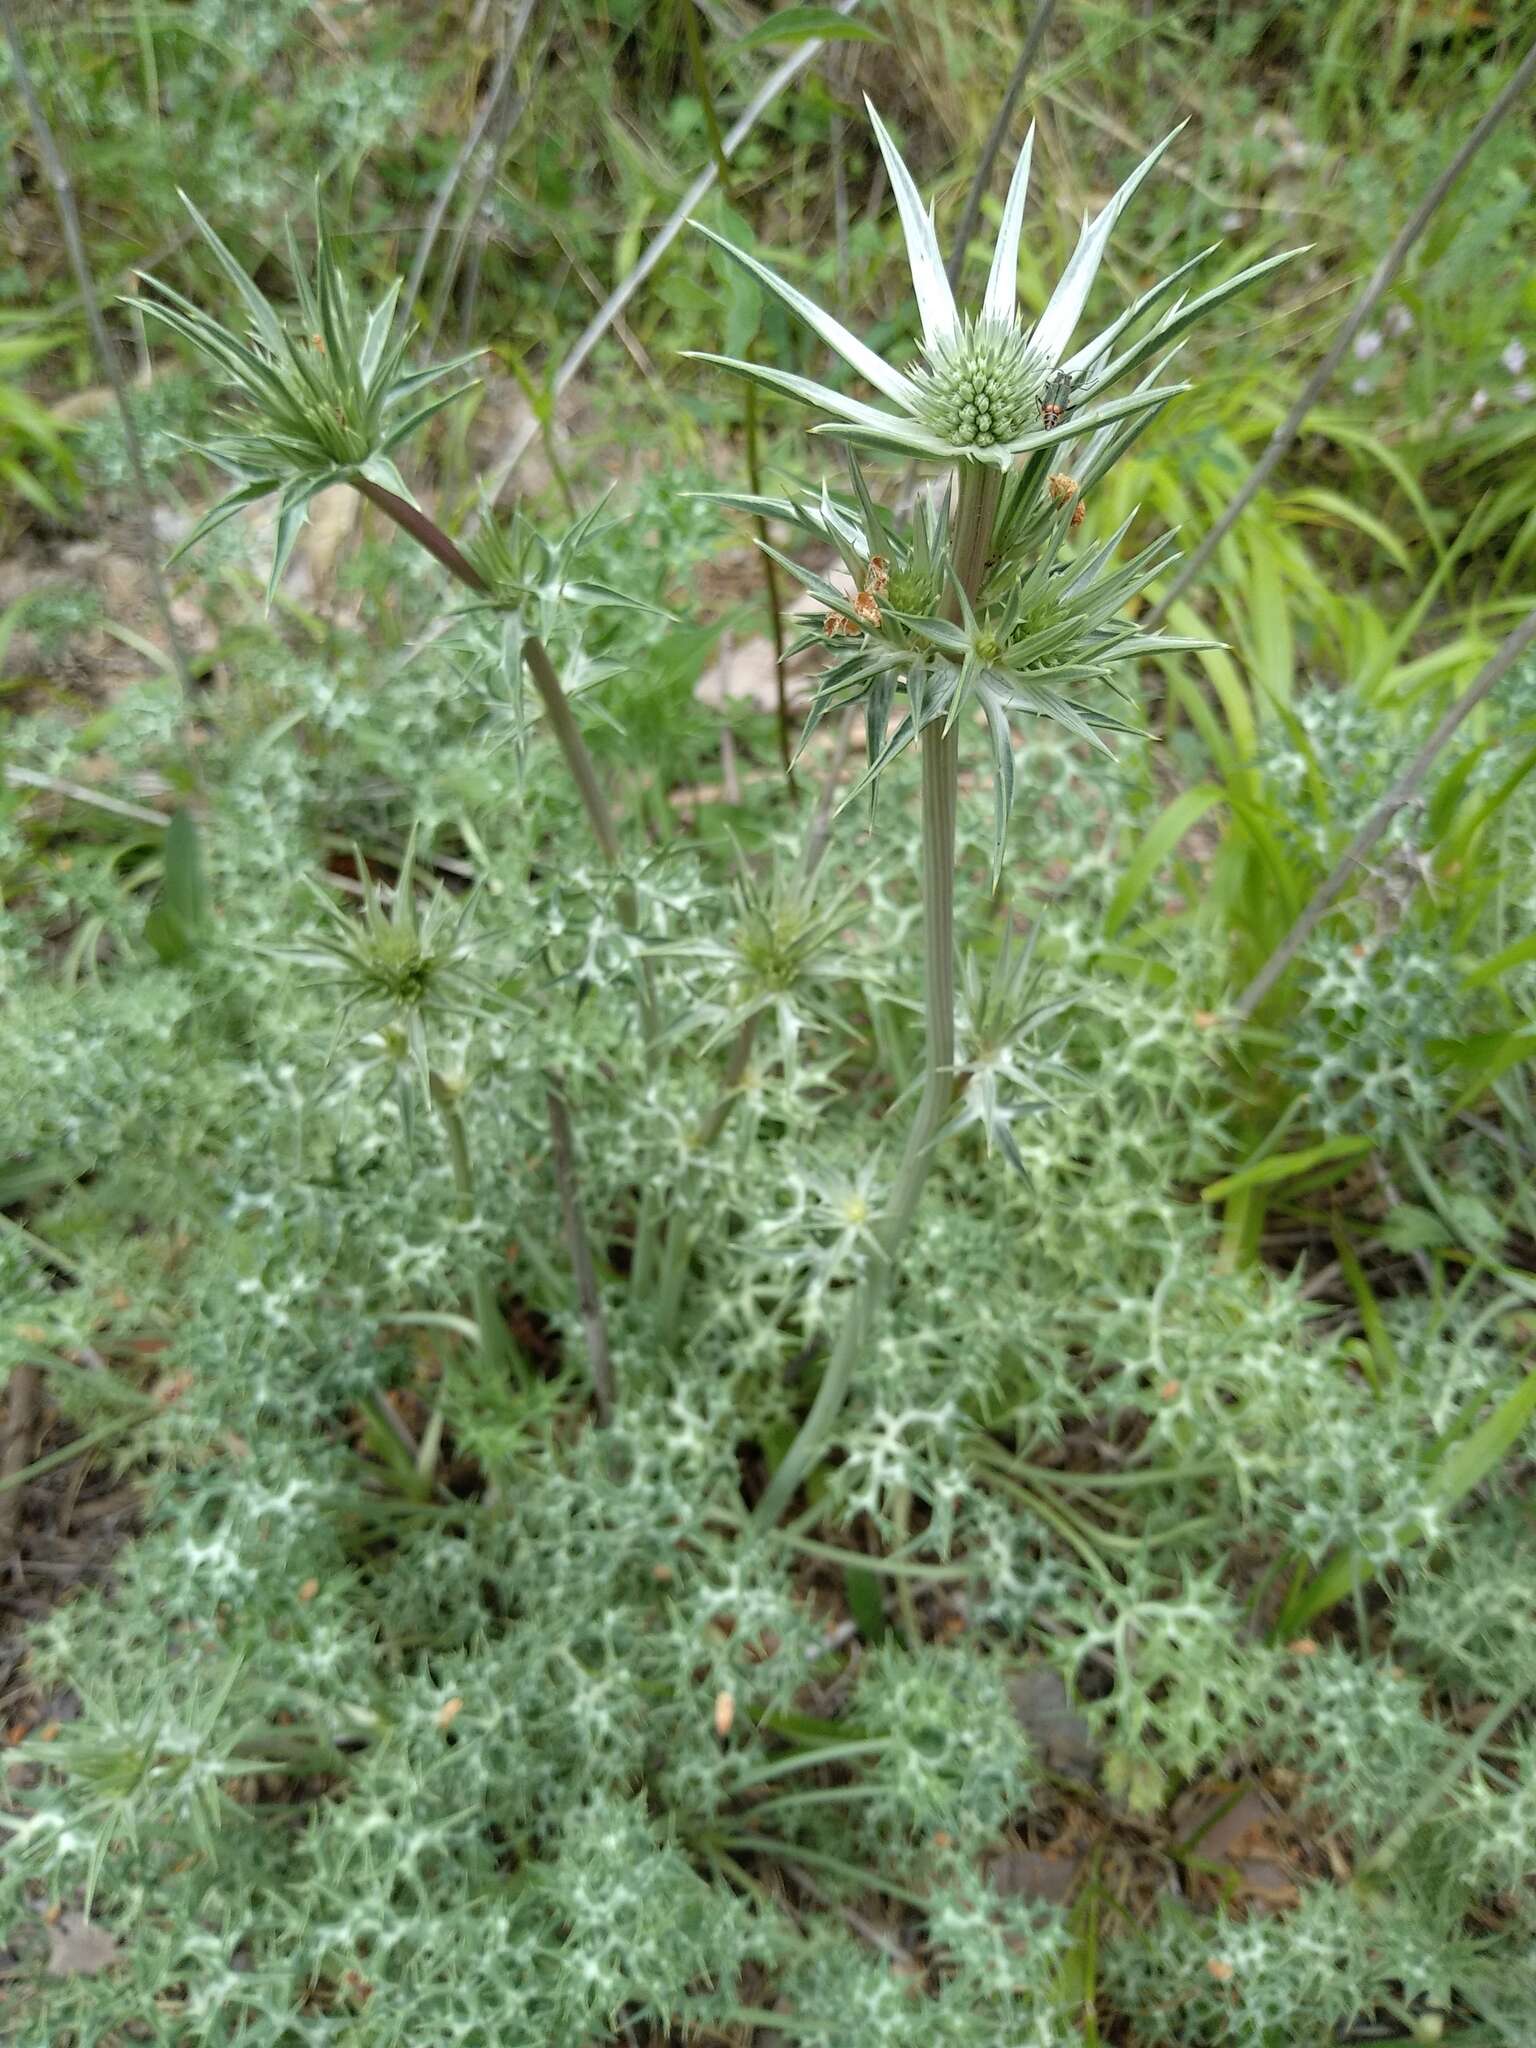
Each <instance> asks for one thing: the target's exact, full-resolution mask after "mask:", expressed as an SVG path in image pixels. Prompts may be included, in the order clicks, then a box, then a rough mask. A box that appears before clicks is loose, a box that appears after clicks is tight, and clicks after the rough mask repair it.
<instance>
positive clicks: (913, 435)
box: [694, 102, 1295, 470]
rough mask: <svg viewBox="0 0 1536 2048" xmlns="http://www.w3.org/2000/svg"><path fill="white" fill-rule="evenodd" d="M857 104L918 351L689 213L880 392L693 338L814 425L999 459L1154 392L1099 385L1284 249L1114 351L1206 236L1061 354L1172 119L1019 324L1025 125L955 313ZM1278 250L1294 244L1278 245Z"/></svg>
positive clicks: (930, 454)
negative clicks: (830, 303) (980, 285)
mask: <svg viewBox="0 0 1536 2048" xmlns="http://www.w3.org/2000/svg"><path fill="white" fill-rule="evenodd" d="M866 104H867V102H866ZM869 117H870V120H871V121H872V122H873V123H874V129H875V136H876V139H877V140H878V142H879V145H880V153H881V155H882V156H883V157H884V159H885V167H886V170H887V172H888V173H889V175H890V181H891V189H892V191H893V192H894V193H895V195H896V205H897V209H898V211H899V213H900V215H901V225H902V232H903V234H904V235H905V237H906V245H907V260H908V263H909V264H910V266H911V271H912V286H913V290H914V293H915V295H916V298H917V308H918V313H919V316H920V318H921V322H922V331H923V340H922V355H921V358H920V360H919V361H918V362H917V363H915V364H913V365H911V366H910V367H908V368H906V369H903V368H901V367H899V366H898V365H897V364H895V363H892V362H890V361H888V360H887V359H886V358H885V357H883V356H880V355H877V354H876V352H875V351H874V350H873V349H872V348H869V347H868V346H867V345H866V344H865V343H864V342H862V341H860V340H859V338H858V336H857V335H855V334H853V333H851V332H850V331H849V329H848V328H846V327H845V326H844V325H843V324H842V322H841V321H840V320H835V319H834V318H833V317H832V315H831V314H830V313H827V312H824V311H823V310H822V308H821V307H820V306H818V305H816V304H815V303H814V301H813V300H811V299H808V298H807V297H806V296H805V294H804V293H803V292H800V291H797V290H796V289H795V287H794V286H793V285H791V284H789V283H787V282H786V281H785V280H784V279H783V278H781V277H779V276H778V275H777V274H776V273H775V272H774V271H772V270H770V269H769V268H768V266H767V265H766V264H764V263H760V262H759V261H758V260H757V258H756V257H755V256H749V255H748V254H747V253H746V251H745V250H742V249H738V248H736V247H735V245H734V244H733V243H730V242H728V241H726V240H725V239H724V237H723V236H720V235H717V234H715V233H714V232H713V231H712V230H711V229H709V228H705V227H703V226H702V224H701V223H695V225H698V226H700V231H701V232H702V233H703V234H706V235H708V236H709V238H710V240H711V241H713V242H716V243H718V244H719V246H720V247H721V248H722V249H724V250H725V251H726V253H727V254H728V255H729V256H731V257H732V258H734V260H735V261H736V262H738V263H740V264H742V265H743V266H744V267H745V268H746V269H747V270H748V271H750V272H751V274H752V276H753V277H755V278H756V279H757V281H758V283H759V284H761V285H763V286H764V287H765V288H766V289H767V290H768V291H770V292H772V293H773V294H774V296H775V297H776V298H778V299H780V300H782V301H783V303H784V304H785V305H786V306H788V307H789V309H790V311H791V312H793V313H795V314H798V316H799V317H800V318H801V319H802V320H804V321H805V322H806V324H807V326H809V327H811V328H812V329H814V331H815V332H816V333H817V334H818V335H820V337H821V339H822V340H823V341H824V342H826V343H827V344H828V346H829V347H830V348H832V349H834V350H835V351H836V352H837V354H838V355H840V356H841V357H842V359H843V361H844V362H845V363H847V364H848V366H849V367H850V369H852V370H854V371H856V372H857V374H858V375H859V376H860V377H862V378H863V379H864V381H865V383H866V384H869V385H871V386H872V387H873V389H874V390H875V391H876V392H878V393H879V395H880V397H881V398H882V399H884V400H885V401H886V406H885V407H884V408H882V407H880V406H875V405H868V404H865V403H863V402H862V401H861V400H859V399H855V398H850V397H848V396H846V394H844V393H843V392H840V391H835V390H833V389H832V387H831V386H830V385H826V384H818V383H816V382H814V381H813V380H812V379H811V378H809V377H800V376H796V375H794V374H793V373H792V372H790V371H787V370H778V369H774V368H773V367H772V366H770V365H768V364H764V363H749V362H743V361H739V360H738V359H736V358H734V357H731V356H719V355H710V354H707V353H704V352H702V351H695V352H694V353H696V354H697V355H698V358H699V360H700V361H702V362H712V363H719V364H721V365H722V367H724V368H726V369H729V370H734V371H736V372H737V373H738V375H740V376H743V377H751V378H753V379H755V380H756V381H757V382H758V383H759V384H764V385H766V386H767V387H768V388H769V389H770V390H772V391H778V392H781V393H783V394H784V395H786V396H787V397H790V398H796V399H799V400H800V401H801V403H802V404H805V405H810V406H812V407H814V408H815V409H816V410H817V411H820V412H824V413H826V414H828V415H830V417H829V418H828V419H827V420H825V421H824V422H823V423H822V424H821V425H820V426H819V427H817V428H816V429H815V431H816V432H818V433H825V434H832V435H835V436H836V437H837V438H838V439H840V440H843V441H846V442H850V443H853V444H855V445H859V446H865V447H875V448H892V449H895V450H897V451H899V452H900V453H902V454H906V455H916V456H919V457H927V458H928V459H930V460H933V461H942V462H957V461H965V462H986V463H993V464H996V465H997V466H998V467H999V468H1002V469H1005V470H1006V469H1008V468H1010V467H1011V466H1012V464H1013V462H1014V460H1015V458H1016V457H1018V456H1020V455H1024V454H1027V453H1029V452H1030V451H1031V450H1034V449H1037V448H1048V447H1050V446H1051V445H1052V444H1053V443H1054V442H1057V441H1060V440H1063V439H1065V438H1067V437H1068V436H1070V435H1074V434H1081V433H1083V432H1085V431H1086V432H1092V431H1093V430H1094V429H1095V428H1100V427H1105V426H1108V425H1110V424H1111V423H1112V422H1114V421H1116V420H1120V419H1126V418H1130V417H1132V416H1134V415H1138V414H1142V413H1146V412H1150V411H1153V410H1155V409H1156V408H1157V407H1158V406H1160V405H1163V404H1164V403H1166V401H1167V400H1168V399H1169V398H1171V397H1172V396H1173V395H1174V394H1175V392H1177V391H1179V390H1181V389H1182V388H1183V387H1182V386H1180V385H1158V384H1157V383H1156V381H1155V379H1154V380H1152V382H1151V383H1150V384H1148V383H1143V384H1142V385H1140V386H1139V387H1138V388H1137V389H1136V390H1134V391H1132V392H1129V393H1127V394H1126V395H1124V396H1122V397H1120V398H1114V399H1100V398H1099V396H1098V394H1099V393H1100V392H1101V391H1102V390H1103V389H1104V388H1105V387H1106V386H1107V385H1108V384H1110V383H1111V382H1113V381H1115V380H1117V379H1118V378H1120V377H1122V376H1124V375H1125V374H1126V373H1127V372H1128V371H1130V370H1132V369H1134V368H1136V367H1137V365H1138V364H1140V363H1143V362H1146V361H1148V360H1150V359H1151V358H1152V357H1153V356H1154V355H1155V354H1157V353H1158V352H1159V351H1162V350H1165V349H1166V347H1167V344H1169V343H1170V342H1172V341H1173V340H1174V339H1175V338H1176V337H1177V336H1178V335H1179V334H1182V333H1183V332H1184V330H1185V329H1186V328H1188V327H1189V326H1190V325H1191V324H1192V323H1193V322H1194V321H1196V320H1198V319H1199V318H1200V317H1201V315H1202V314H1204V313H1206V312H1208V311H1209V310H1210V309H1211V308H1212V307H1213V306H1215V305H1218V304H1220V302H1221V301H1222V300H1223V299H1224V298H1227V297H1229V296H1230V295H1231V294H1232V293H1233V292H1236V291H1240V290H1241V289H1242V288H1243V286H1244V285H1246V284H1249V283H1251V282H1252V281H1253V280H1254V279H1255V278H1258V277H1260V276H1262V275H1263V273H1264V272H1265V271H1267V270H1270V269H1272V268H1273V267H1274V266H1275V265H1276V264H1277V263H1283V262H1285V261H1286V256H1285V255H1281V256H1272V257H1270V258H1268V259H1267V260H1266V261H1265V262H1263V263H1256V264H1253V265H1251V266H1250V267H1249V268H1248V269H1247V270H1244V271H1241V272H1240V273H1239V274H1238V275H1237V276H1236V277H1232V278H1229V279H1227V280H1226V282H1225V283H1223V284H1220V285H1217V286H1215V287H1214V288H1213V289H1212V290H1210V291H1208V292H1205V293H1203V294H1202V295H1201V296H1200V297H1199V298H1197V299H1194V300H1189V301H1186V300H1185V299H1184V298H1183V297H1182V296H1181V297H1178V298H1175V299H1174V301H1173V303H1172V304H1171V305H1170V306H1167V307H1166V308H1165V310H1164V311H1163V313H1162V315H1161V317H1160V318H1159V319H1158V320H1157V321H1156V322H1155V323H1154V324H1153V325H1152V326H1151V327H1150V328H1149V329H1148V330H1147V331H1146V332H1145V333H1144V334H1143V335H1142V336H1141V338H1140V339H1139V340H1138V341H1135V342H1133V343H1132V344H1131V345H1130V346H1129V347H1127V348H1126V349H1125V350H1124V351H1123V353H1122V354H1121V355H1119V356H1118V357H1115V356H1113V355H1112V354H1111V351H1112V348H1113V346H1114V344H1115V342H1116V341H1117V340H1118V339H1119V338H1120V336H1121V335H1122V334H1124V333H1125V331H1126V330H1127V329H1128V328H1129V327H1130V326H1131V324H1132V323H1133V322H1134V321H1137V320H1139V319H1140V318H1141V317H1142V315H1143V314H1145V313H1148V312H1150V311H1151V310H1152V309H1153V307H1154V306H1156V305H1157V304H1159V303H1160V302H1161V301H1163V300H1165V299H1166V298H1167V297H1168V296H1169V294H1170V293H1171V292H1172V291H1173V290H1174V287H1175V286H1176V285H1177V284H1178V283H1179V281H1180V279H1181V278H1183V277H1185V276H1186V275H1187V274H1188V273H1189V271H1190V270H1192V269H1193V268H1194V266H1195V264H1197V263H1200V262H1202V261H1203V260H1204V259H1205V257H1207V256H1209V255H1210V254H1211V250H1210V249H1205V250H1202V251H1201V253H1200V255H1198V256H1196V257H1194V258H1193V259H1192V260H1191V262H1189V263H1186V264H1184V265H1182V266H1181V267H1180V268H1179V269H1178V270H1175V271H1173V272H1171V273H1170V275H1169V276H1167V277H1165V278H1163V279H1161V280H1160V281H1159V282H1158V283H1157V284H1155V285H1153V286H1152V287H1151V289H1150V290H1149V291H1146V292H1143V294H1142V295H1141V297H1140V298H1139V299H1137V300H1136V301H1135V303H1134V304H1133V305H1131V306H1130V307H1128V308H1127V309H1126V311H1125V312H1124V313H1122V314H1121V315H1120V317H1119V318H1118V319H1116V320H1114V321H1112V322H1111V323H1110V325H1109V326H1108V327H1106V328H1105V329H1104V330H1103V331H1102V332H1101V333H1099V334H1097V335H1096V336H1095V337H1094V338H1093V340H1091V341H1089V342H1087V343H1086V344H1085V345H1084V346H1082V347H1081V348H1079V349H1077V351H1076V352H1075V353H1074V354H1071V355H1068V353H1067V350H1068V346H1069V344H1070V343H1071V341H1072V338H1073V336H1074V334H1075V332H1076V330H1077V326H1078V322H1079V320H1080V319H1081V317H1082V312H1083V308H1084V306H1085V305H1086V303H1087V300H1088V294H1089V291H1090V290H1091V288H1092V286H1093V281H1094V279H1095V278H1096V277H1097V275H1098V271H1099V265H1100V263H1101V262H1102V261H1103V258H1104V251H1105V249H1106V248H1107V246H1108V243H1109V238H1110V235H1111V234H1112V233H1113V231H1114V228H1115V224H1116V222H1117V221H1118V220H1119V218H1120V216H1121V214H1122V213H1123V212H1124V211H1125V208H1126V206H1127V205H1128V204H1129V202H1130V201H1131V199H1132V198H1133V197H1134V196H1135V194H1136V192H1137V190H1138V189H1139V187H1140V186H1141V184H1142V182H1143V181H1144V179H1145V178H1146V177H1147V175H1148V174H1149V173H1150V172H1151V171H1152V169H1153V168H1154V166H1155V165H1156V164H1157V162H1158V161H1159V159H1160V158H1161V156H1162V154H1163V152H1164V151H1165V150H1166V149H1167V147H1168V145H1169V143H1171V142H1172V141H1173V139H1174V136H1175V135H1177V134H1178V133H1179V130H1178V129H1177V128H1176V129H1174V131H1173V134H1172V135H1168V136H1166V137H1165V138H1164V139H1163V141H1161V142H1160V143H1159V144H1158V145H1157V147H1156V149H1154V150H1153V151H1152V152H1151V153H1150V155H1148V156H1147V157H1145V158H1144V159H1143V160H1142V162H1141V163H1139V164H1138V165H1137V166H1136V169H1135V170H1134V171H1132V173H1131V175H1130V176H1129V177H1128V178H1127V179H1126V181H1125V183H1124V184H1123V185H1122V186H1121V187H1120V189H1119V191H1118V192H1116V193H1115V195H1114V197H1113V198H1112V199H1111V200H1110V201H1109V203H1108V205H1106V206H1105V207H1104V208H1103V209H1102V210H1101V211H1100V212H1099V213H1098V214H1096V215H1094V216H1093V218H1092V219H1090V220H1086V221H1085V222H1084V223H1083V228H1082V232H1081V234H1080V235H1079V236H1078V241H1077V247H1076V248H1075V249H1074V251H1073V253H1072V257H1071V260H1070V261H1069V262H1068V264H1067V267H1066V269H1065V270H1064V271H1063V272H1062V273H1061V277H1060V279H1059V280H1058V282H1057V285H1056V289H1055V290H1054V291H1053V292H1052V294H1051V297H1050V300H1049V301H1048V303H1047V305H1046V307H1045V310H1044V311H1043V312H1042V313H1041V315H1040V317H1039V319H1038V320H1036V321H1035V322H1034V323H1033V324H1032V325H1029V324H1026V323H1024V322H1021V321H1020V318H1019V313H1018V297H1017V287H1018V266H1019V239H1020V235H1021V233H1022V230H1023V225H1024V201H1025V197H1026V194H1027V192H1028V190H1029V169H1030V159H1031V157H1032V155H1033V152H1034V137H1035V131H1034V129H1033V128H1031V129H1030V131H1029V134H1028V135H1027V136H1026V137H1025V140H1024V147H1023V149H1022V150H1020V152H1019V160H1018V163H1017V165H1016V166H1015V169H1014V173H1013V180H1012V183H1011V184H1010V186H1009V189H1008V198H1007V201H1006V203H1005V205H1004V207H1003V218H1002V225H1001V227H1000V229H999V231H998V237H997V245H996V247H995V249H994V251H993V255H992V267H991V271H990V273H989V275H988V278H987V287H986V293H985V296H984V298H983V300H982V305H981V310H980V311H979V312H978V313H973V314H965V315H962V314H961V312H960V310H959V308H958V307H957V306H956V304H955V298H954V293H953V292H952V291H951V289H950V285H949V280H948V278H947V277H946V275H945V271H944V264H943V260H942V259H941V257H940V255H939V244H938V236H937V234H936V233H935V230H934V223H933V214H932V211H931V209H927V208H925V207H924V205H923V203H922V200H921V199H920V198H919V197H918V191H917V187H916V185H915V184H914V183H913V180H912V174H911V172H910V171H909V170H908V169H907V167H906V164H905V163H904V162H903V161H902V158H901V153H900V152H899V150H898V149H897V148H896V145H895V143H894V142H893V141H892V140H891V138H890V136H889V134H888V133H887V132H886V129H885V125H884V123H883V122H882V121H881V119H880V116H879V115H878V114H877V113H876V112H875V110H874V108H873V107H872V106H871V107H870V108H869ZM1213 246H1214V245H1213ZM1291 253H1295V252H1287V254H1291Z"/></svg>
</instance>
